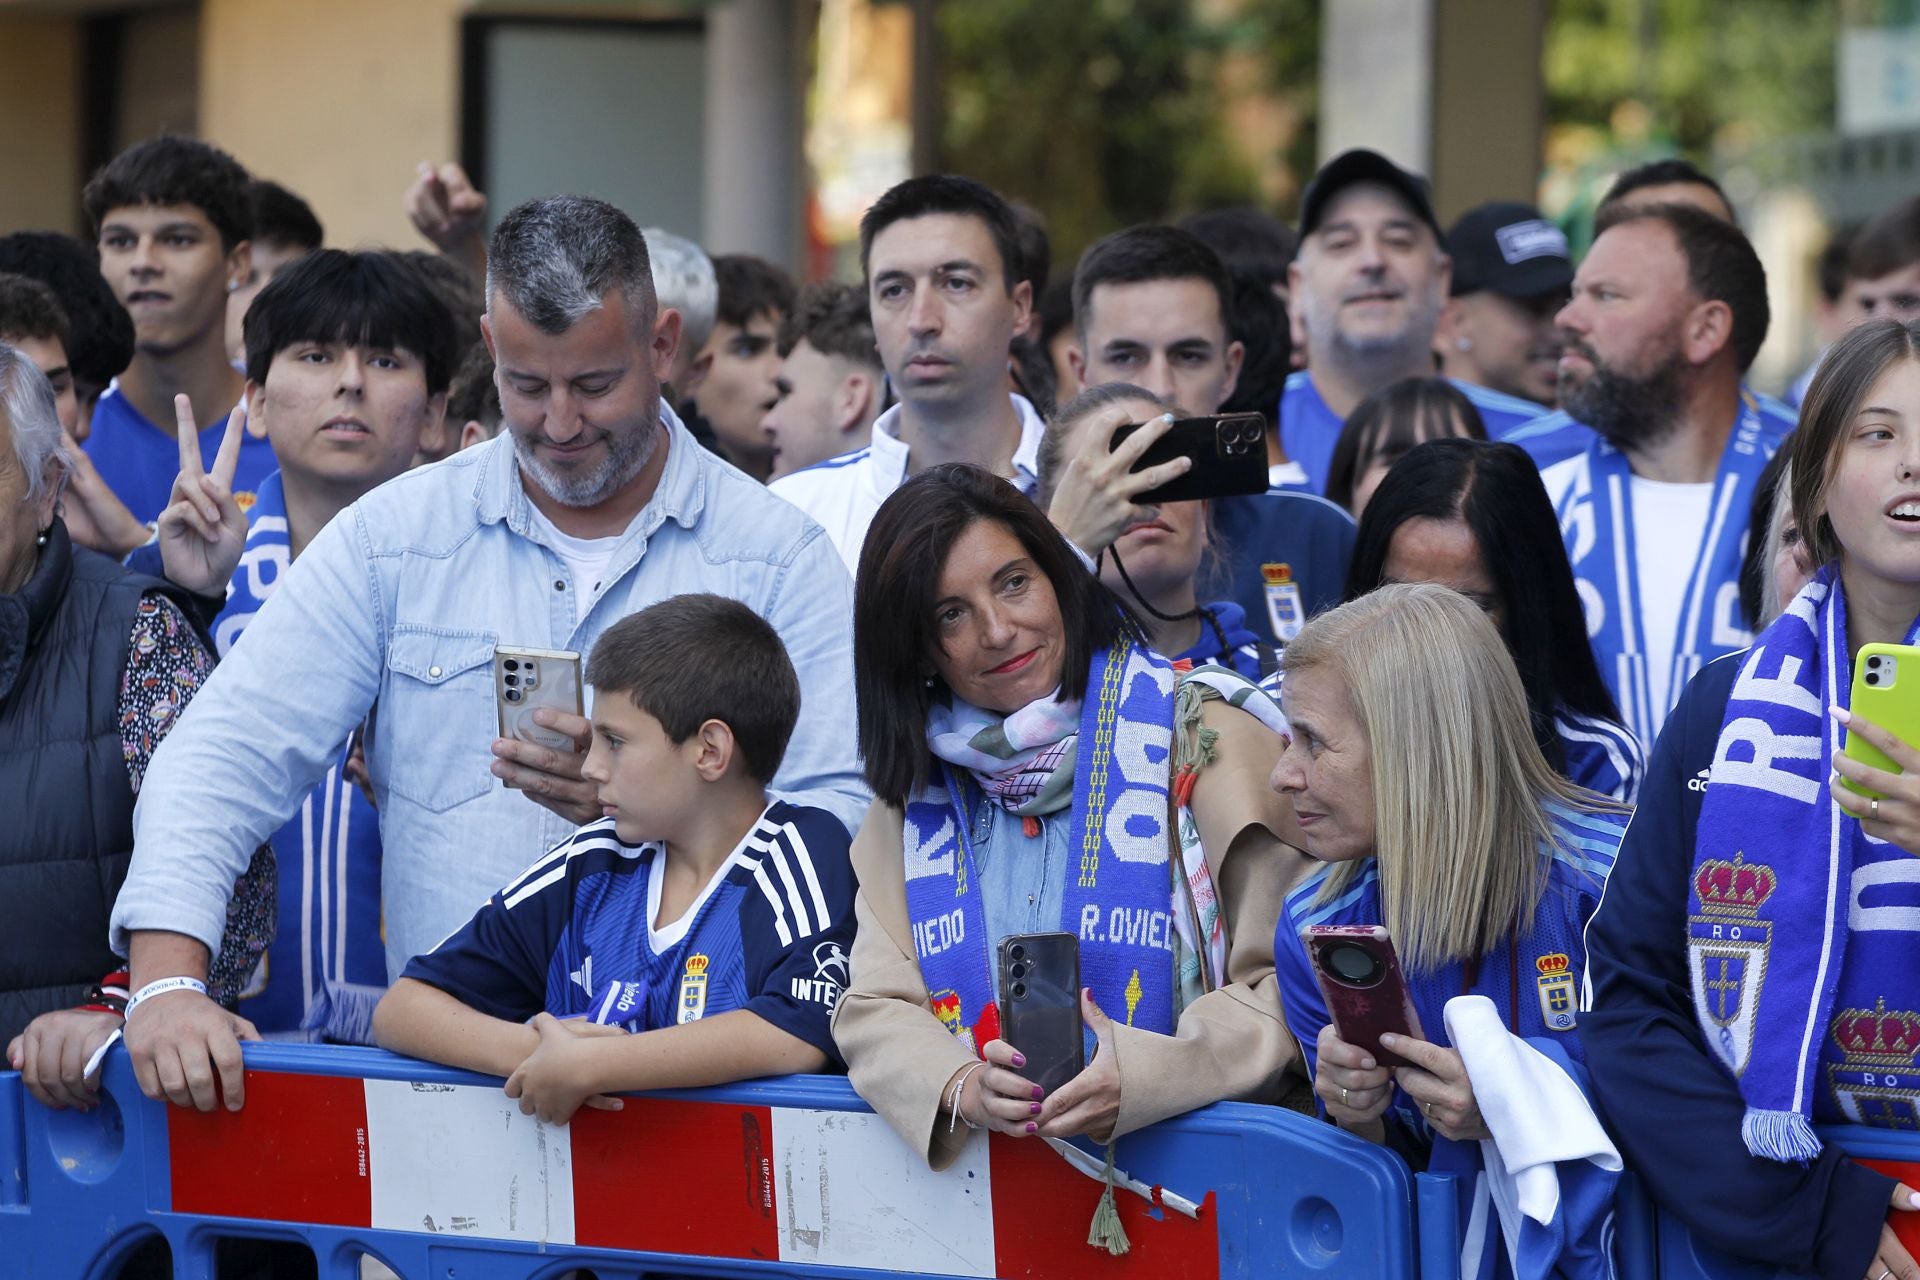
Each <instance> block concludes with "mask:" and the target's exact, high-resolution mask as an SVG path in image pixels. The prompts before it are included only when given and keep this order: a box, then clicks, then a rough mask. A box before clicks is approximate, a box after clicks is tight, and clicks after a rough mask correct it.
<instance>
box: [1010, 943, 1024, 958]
mask: <svg viewBox="0 0 1920 1280" xmlns="http://www.w3.org/2000/svg"><path fill="white" fill-rule="evenodd" d="M1007 954H1008V955H1010V956H1012V957H1013V958H1014V959H1015V960H1025V959H1026V958H1027V948H1026V944H1025V943H1021V942H1016V943H1014V944H1013V945H1012V946H1011V947H1008V948H1007Z"/></svg>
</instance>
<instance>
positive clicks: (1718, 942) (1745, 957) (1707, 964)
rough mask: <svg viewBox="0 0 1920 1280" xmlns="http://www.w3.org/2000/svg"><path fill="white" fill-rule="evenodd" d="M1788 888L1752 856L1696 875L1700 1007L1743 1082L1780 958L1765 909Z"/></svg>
mask: <svg viewBox="0 0 1920 1280" xmlns="http://www.w3.org/2000/svg"><path fill="white" fill-rule="evenodd" d="M1779 886H1780V878H1779V876H1778V875H1776V874H1775V873H1774V870H1773V868H1772V867H1770V866H1767V865H1766V864H1765V863H1760V862H1748V861H1747V856H1746V854H1745V853H1735V854H1734V855H1733V860H1732V861H1731V862H1729V861H1728V860H1727V859H1725V858H1709V859H1707V860H1706V861H1704V862H1702V863H1700V865H1699V866H1697V867H1695V868H1694V871H1693V893H1694V897H1696V898H1697V899H1699V902H1700V906H1699V909H1698V910H1697V911H1696V912H1695V914H1693V915H1692V916H1690V917H1688V920H1687V956H1688V961H1689V967H1690V969H1691V971H1692V976H1693V1006H1694V1012H1695V1013H1696V1014H1697V1015H1698V1016H1699V1019H1700V1025H1701V1026H1702V1027H1703V1028H1706V1029H1707V1030H1708V1036H1707V1043H1708V1046H1709V1047H1710V1048H1711V1049H1712V1050H1713V1052H1714V1054H1715V1055H1716V1056H1717V1057H1718V1058H1719V1059H1720V1061H1721V1062H1722V1063H1723V1064H1725V1066H1726V1068H1727V1070H1728V1071H1730V1072H1732V1073H1733V1075H1734V1077H1735V1078H1736V1079H1738V1078H1739V1077H1740V1076H1741V1075H1742V1074H1744V1073H1745V1071H1746V1069H1747V1062H1748V1059H1749V1058H1750V1057H1751V1056H1752V1053H1753V1033H1754V1012H1755V1010H1756V1009H1757V1008H1758V1007H1759V1003H1760V989H1761V987H1762V986H1763V985H1764V984H1765V982H1766V978H1767V959H1768V957H1769V956H1770V955H1771V954H1772V951H1773V925H1772V924H1771V923H1770V922H1768V921H1766V920H1763V919H1761V918H1760V909H1761V908H1762V907H1764V906H1766V904H1767V899H1769V898H1771V897H1772V896H1773V891H1774V890H1775V889H1777V888H1779Z"/></svg>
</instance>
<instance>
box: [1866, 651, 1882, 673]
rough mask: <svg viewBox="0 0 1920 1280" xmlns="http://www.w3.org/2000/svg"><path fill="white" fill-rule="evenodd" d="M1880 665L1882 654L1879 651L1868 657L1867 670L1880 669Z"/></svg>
mask: <svg viewBox="0 0 1920 1280" xmlns="http://www.w3.org/2000/svg"><path fill="white" fill-rule="evenodd" d="M1879 666H1880V655H1879V654H1877V653H1876V654H1874V655H1873V656H1872V657H1871V658H1868V659H1867V670H1869V671H1874V670H1878V669H1879Z"/></svg>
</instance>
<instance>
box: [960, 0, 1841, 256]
mask: <svg viewBox="0 0 1920 1280" xmlns="http://www.w3.org/2000/svg"><path fill="white" fill-rule="evenodd" d="M1323 2H1324V3H1338V2H1339V0H946V2H945V3H943V4H941V6H940V8H939V10H938V14H939V38H940V42H941V72H940V74H941V86H940V88H941V96H942V99H943V102H944V106H945V112H944V120H945V125H944V134H943V137H942V139H941V142H942V156H941V159H942V163H943V165H944V166H946V167H948V168H951V169H954V170H958V171H960V172H965V173H970V174H973V175H975V176H977V177H979V178H981V179H982V180H984V181H986V182H989V183H991V184H993V185H994V186H995V187H997V188H999V189H1000V190H1002V191H1006V192H1009V193H1011V194H1013V195H1016V196H1019V197H1020V198H1022V199H1024V200H1026V201H1027V202H1028V203H1030V204H1032V205H1034V206H1035V207H1036V208H1038V209H1039V210H1040V211H1041V212H1042V213H1044V214H1045V215H1046V216H1047V219H1048V222H1049V227H1050V230H1051V232H1052V235H1053V240H1054V250H1055V261H1056V262H1057V263H1060V264H1062V266H1063V267H1064V266H1066V265H1067V264H1071V263H1072V262H1073V260H1074V256H1075V255H1077V254H1078V253H1079V251H1080V250H1081V249H1082V248H1084V247H1085V246H1086V245H1087V244H1088V243H1089V242H1090V241H1092V240H1093V239H1095V238H1097V237H1098V236H1100V235H1102V234H1104V233H1106V232H1107V231H1110V230H1113V229H1115V228H1117V227H1121V226H1125V225H1128V224H1130V223H1134V222H1139V221H1143V220H1148V219H1157V218H1168V217H1177V216H1179V215H1181V214H1183V213H1187V212H1190V211H1192V210H1194V209H1199V208H1207V207H1216V206H1220V205H1227V204H1239V203H1253V204H1257V205H1260V206H1262V207H1265V208H1267V209H1269V210H1270V211H1272V212H1275V213H1278V214H1280V215H1281V216H1283V217H1289V216H1291V215H1292V214H1293V213H1294V211H1295V208H1296V205H1297V202H1298V197H1299V190H1300V187H1301V186H1302V185H1303V184H1304V182H1305V180H1306V178H1307V177H1308V176H1309V175H1310V174H1311V173H1312V171H1313V165H1314V156H1315V152H1314V147H1315V142H1316V136H1315V135H1316V129H1315V124H1316V119H1317V100H1318V79H1319V55H1320V12H1321V4H1322V3H1323ZM1440 2H1441V3H1452V2H1454V0H1440ZM1503 2H1507V3H1516V4H1517V3H1523V2H1525V0H1503ZM1546 2H1547V3H1548V16H1547V30H1546V40H1545V48H1544V50H1543V59H1544V71H1545V78H1546V96H1547V102H1546V124H1547V139H1548V143H1547V154H1546V155H1544V156H1543V157H1542V173H1543V176H1545V175H1549V174H1550V173H1552V172H1555V171H1558V172H1559V173H1560V174H1561V175H1563V177H1565V178H1566V179H1567V180H1568V182H1569V183H1572V180H1573V177H1574V175H1576V174H1581V173H1590V172H1594V171H1598V170H1601V169H1604V168H1605V166H1606V165H1608V164H1609V163H1610V162H1617V161H1618V159H1619V157H1621V156H1623V155H1626V156H1634V157H1638V156H1640V155H1644V154H1647V153H1651V152H1663V151H1673V150H1676V149H1677V150H1679V151H1681V152H1683V153H1685V154H1688V155H1690V156H1692V157H1693V158H1694V159H1696V160H1699V161H1701V162H1703V163H1711V162H1712V161H1713V160H1714V159H1715V157H1716V155H1717V154H1725V153H1727V152H1730V151H1731V152H1739V151H1743V150H1751V149H1754V148H1764V147H1766V146H1767V145H1768V144H1770V143H1775V142H1780V141H1784V140H1787V139H1791V138H1795V137H1799V136H1804V135H1809V134H1819V133H1823V132H1828V131H1830V130H1831V129H1832V127H1833V120H1834V95H1835V88H1834V56H1835V54H1834V50H1835V42H1836V39H1837V32H1838V27H1839V10H1840V8H1841V3H1839V2H1838V0H1546ZM1845 2H1846V3H1850V4H1855V5H1859V4H1870V3H1875V2H1877V0H1845ZM1576 185H1577V184H1576Z"/></svg>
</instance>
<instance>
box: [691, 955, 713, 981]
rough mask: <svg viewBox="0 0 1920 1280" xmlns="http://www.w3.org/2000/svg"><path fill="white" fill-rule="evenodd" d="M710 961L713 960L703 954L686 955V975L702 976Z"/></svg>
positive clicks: (705, 972)
mask: <svg viewBox="0 0 1920 1280" xmlns="http://www.w3.org/2000/svg"><path fill="white" fill-rule="evenodd" d="M712 963H713V961H711V960H709V959H708V958H707V957H706V956H703V955H691V956H688V957H687V976H688V977H689V978H704V977H705V976H706V974H707V966H708V965H710V964H712Z"/></svg>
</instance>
